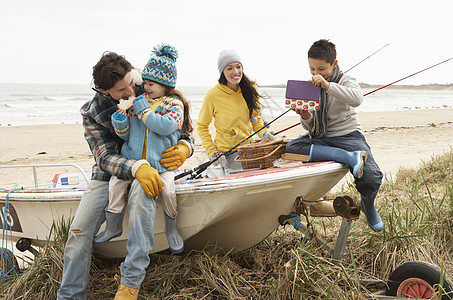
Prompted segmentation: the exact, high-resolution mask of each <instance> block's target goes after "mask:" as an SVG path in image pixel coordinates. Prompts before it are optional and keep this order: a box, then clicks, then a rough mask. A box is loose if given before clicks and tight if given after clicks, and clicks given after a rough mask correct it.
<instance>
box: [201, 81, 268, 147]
mask: <svg viewBox="0 0 453 300" xmlns="http://www.w3.org/2000/svg"><path fill="white" fill-rule="evenodd" d="M255 88H256V86H255ZM253 116H254V117H255V118H256V119H257V122H256V123H254V124H252V123H251V121H250V117H249V109H248V108H247V103H246V102H245V99H244V97H242V92H241V88H239V89H238V91H237V92H235V91H234V90H232V89H231V88H230V87H228V86H227V85H223V84H220V83H218V84H216V85H215V86H214V87H213V88H211V89H210V90H208V91H207V93H206V95H205V97H204V100H203V105H202V107H201V110H200V114H199V115H198V120H197V132H198V135H199V136H200V139H201V145H202V146H203V147H204V148H205V149H206V152H207V153H208V155H211V154H212V153H214V152H218V151H219V152H226V151H228V150H230V149H231V148H233V147H234V146H236V145H237V144H238V143H240V142H241V141H243V140H244V139H246V138H247V137H248V136H249V135H251V134H252V133H253V132H254V131H257V130H259V129H261V128H262V127H263V119H261V115H260V114H259V113H258V112H256V111H254V113H253ZM212 118H214V127H215V129H216V133H215V138H214V141H212V137H211V134H210V132H209V124H211V122H212ZM261 132H262V131H260V132H258V135H259V136H260V137H261ZM251 142H253V139H249V140H248V141H247V142H244V143H242V144H241V145H245V144H248V143H251Z"/></svg>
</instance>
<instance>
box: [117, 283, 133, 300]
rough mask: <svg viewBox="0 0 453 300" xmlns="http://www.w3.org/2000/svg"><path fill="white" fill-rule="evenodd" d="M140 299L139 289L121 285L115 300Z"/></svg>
mask: <svg viewBox="0 0 453 300" xmlns="http://www.w3.org/2000/svg"><path fill="white" fill-rule="evenodd" d="M136 299H138V289H134V288H130V287H127V286H125V285H124V284H122V283H120V286H119V287H118V291H117V292H116V294H115V298H113V300H136Z"/></svg>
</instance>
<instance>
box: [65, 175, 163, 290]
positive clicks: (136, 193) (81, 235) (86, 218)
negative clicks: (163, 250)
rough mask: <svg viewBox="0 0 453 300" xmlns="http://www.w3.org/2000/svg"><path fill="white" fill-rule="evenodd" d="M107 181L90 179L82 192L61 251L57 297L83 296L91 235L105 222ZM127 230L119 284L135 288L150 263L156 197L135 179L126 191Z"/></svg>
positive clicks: (87, 272)
mask: <svg viewBox="0 0 453 300" xmlns="http://www.w3.org/2000/svg"><path fill="white" fill-rule="evenodd" d="M108 187H109V182H108V181H97V180H92V181H91V182H90V184H89V185H88V188H87V190H86V191H85V193H84V194H83V197H82V200H81V201H80V204H79V207H78V209H77V213H76V215H75V218H74V220H73V222H72V224H71V227H70V229H69V237H68V241H67V243H66V248H65V254H64V268H63V278H62V281H61V287H60V290H59V291H58V293H57V299H86V297H87V294H86V289H87V286H88V281H89V275H90V267H91V252H92V249H93V238H94V235H95V234H96V233H97V232H98V231H99V228H100V227H101V224H102V223H103V222H104V221H105V212H104V210H105V209H106V207H107V205H108V197H109V193H108ZM128 210H129V231H128V241H127V252H128V254H127V256H126V258H125V260H124V262H123V263H122V264H121V283H122V284H124V285H125V286H127V287H131V288H138V287H140V284H141V283H142V281H143V279H144V278H145V274H146V272H145V269H146V267H147V266H148V265H149V261H150V260H149V256H148V254H149V252H150V251H151V250H152V248H153V242H154V237H153V229H154V217H155V214H156V202H155V198H150V197H148V195H146V193H145V192H144V190H143V188H142V187H141V185H140V182H139V181H138V180H137V179H135V180H134V181H133V182H132V184H131V188H130V191H129V197H128Z"/></svg>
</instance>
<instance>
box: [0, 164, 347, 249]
mask: <svg viewBox="0 0 453 300" xmlns="http://www.w3.org/2000/svg"><path fill="white" fill-rule="evenodd" d="M43 166H44V167H45V166H55V165H26V166H0V168H8V167H28V168H29V167H33V169H35V168H37V167H43ZM62 166H63V165H62ZM72 166H74V167H76V168H78V169H79V171H80V173H69V174H61V175H58V176H56V177H55V180H54V184H53V185H52V186H51V187H50V188H39V187H38V186H36V187H31V188H16V189H12V188H0V207H1V208H2V209H1V219H2V221H3V220H6V224H7V226H5V227H7V228H5V229H10V230H8V233H7V235H8V237H7V238H9V237H10V236H11V237H12V239H13V241H15V242H17V241H18V240H19V239H21V238H23V239H27V240H29V241H31V244H32V245H35V246H41V245H42V244H43V243H45V241H46V238H48V236H49V231H50V228H51V226H52V224H53V223H55V222H58V221H61V220H69V219H70V218H72V217H73V216H74V215H75V212H76V210H77V207H78V204H79V201H80V199H81V197H82V194H83V190H84V186H86V184H87V183H88V181H89V179H88V177H87V175H86V174H85V173H84V172H83V171H82V170H81V169H80V167H78V166H76V165H72ZM220 170H221V169H208V170H207V171H208V173H206V174H207V175H208V176H209V178H200V179H194V180H178V181H176V192H177V197H178V224H177V226H178V230H179V233H180V235H181V236H182V238H183V239H184V240H185V241H184V243H185V251H188V250H191V249H203V248H204V247H205V246H206V245H207V244H209V243H210V242H212V243H216V245H217V246H218V247H222V248H223V249H225V250H229V249H233V248H237V249H246V248H249V247H252V246H254V245H256V244H258V243H259V242H260V241H262V240H263V239H265V238H266V237H267V236H268V235H269V234H271V233H272V232H273V231H274V230H276V229H277V228H278V226H279V222H278V217H279V216H280V215H286V214H289V213H290V212H292V211H294V203H295V201H296V198H298V197H301V198H302V199H304V200H305V201H316V200H318V199H319V198H321V197H322V196H324V195H325V194H326V193H327V192H328V191H329V190H330V189H331V188H332V187H334V186H335V185H336V184H337V183H338V182H339V181H340V180H341V179H342V178H343V176H344V175H345V174H346V173H347V172H348V170H349V169H348V168H347V167H346V166H345V165H342V164H339V163H335V162H317V163H304V164H303V165H301V166H297V167H290V168H275V167H273V168H268V169H259V170H245V171H241V172H236V173H234V174H229V175H223V176H214V177H212V174H215V173H217V174H219V171H220ZM74 179H76V180H74ZM35 180H36V178H35ZM80 180H81V181H80ZM35 182H36V181H35ZM6 204H7V205H8V207H9V213H7V211H6V210H5V209H4V208H5V206H6ZM127 215H128V214H127V213H126V214H125V218H124V222H123V234H122V235H121V236H119V237H117V238H115V239H112V240H111V241H109V242H107V243H104V244H102V245H98V246H94V254H95V255H97V256H99V257H112V258H119V257H125V256H126V254H127V252H126V241H127V232H128V217H127ZM3 224H4V223H3V222H2V225H1V226H2V227H3ZM101 230H102V228H101ZM154 237H155V241H154V249H153V251H152V253H154V252H160V251H163V250H166V249H168V243H167V239H166V236H165V233H164V218H163V212H162V207H161V205H160V204H159V203H158V204H157V212H156V220H155V228H154ZM3 238H5V236H3Z"/></svg>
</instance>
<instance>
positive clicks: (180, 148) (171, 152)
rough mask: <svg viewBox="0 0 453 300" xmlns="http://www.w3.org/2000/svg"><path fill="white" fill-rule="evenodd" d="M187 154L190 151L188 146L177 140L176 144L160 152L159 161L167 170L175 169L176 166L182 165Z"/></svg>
mask: <svg viewBox="0 0 453 300" xmlns="http://www.w3.org/2000/svg"><path fill="white" fill-rule="evenodd" d="M189 155H190V151H189V148H187V146H186V144H184V143H183V142H179V144H178V145H176V146H172V147H170V148H168V149H166V150H165V151H164V152H163V153H162V158H161V160H160V163H161V164H162V166H163V167H164V168H166V169H168V170H169V171H171V170H176V169H177V168H179V167H181V166H182V164H183V163H184V162H185V161H186V159H187V158H188V157H189Z"/></svg>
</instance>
